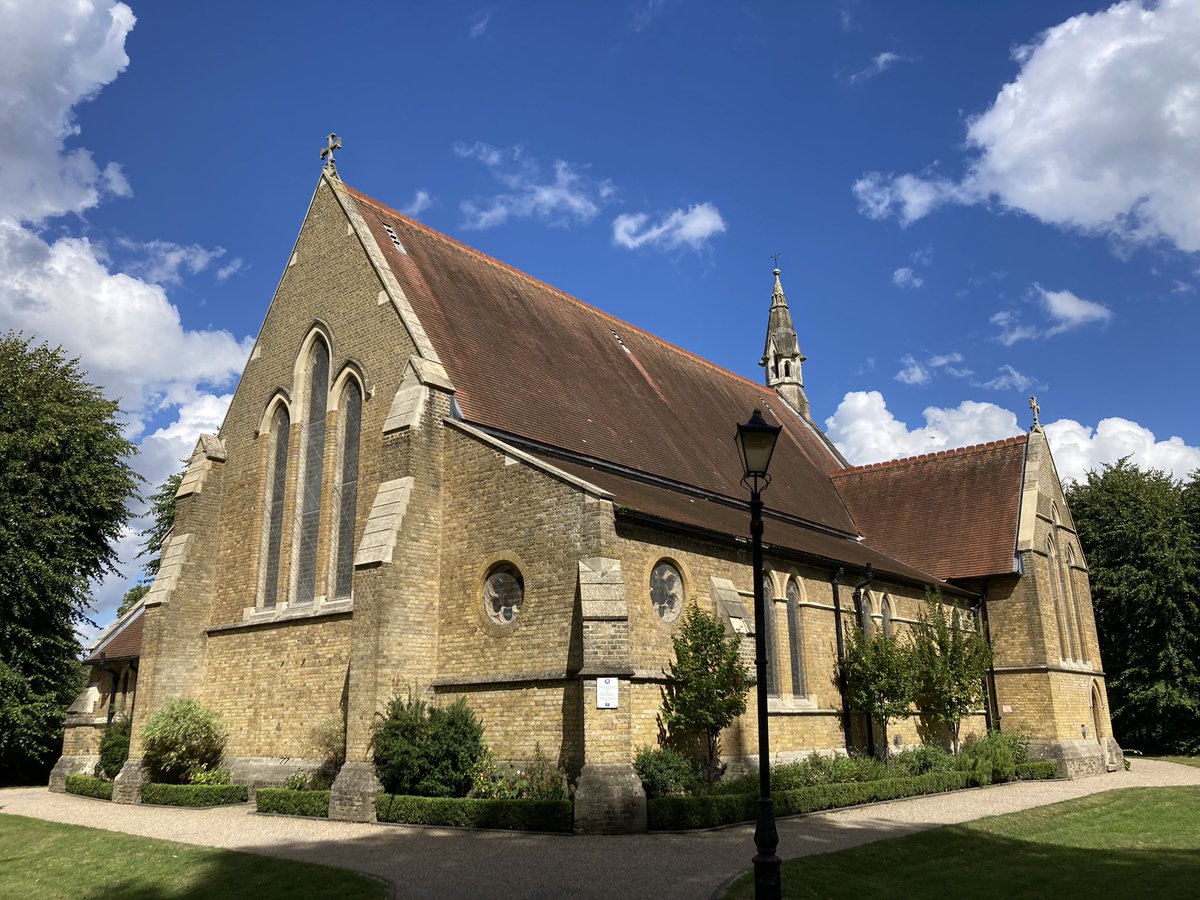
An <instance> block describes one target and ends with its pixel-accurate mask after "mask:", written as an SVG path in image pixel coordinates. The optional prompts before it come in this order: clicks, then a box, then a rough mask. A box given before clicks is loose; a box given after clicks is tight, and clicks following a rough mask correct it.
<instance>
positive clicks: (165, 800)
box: [142, 782, 249, 807]
mask: <svg viewBox="0 0 1200 900" xmlns="http://www.w3.org/2000/svg"><path fill="white" fill-rule="evenodd" d="M248 797H249V791H248V790H247V789H246V786H245V785H244V784H225V785H209V784H155V783H154V782H150V783H148V784H143V785H142V802H143V803H149V804H153V805H155V806H193V807H203V806H223V805H225V804H226V803H245V802H246V800H247V798H248Z"/></svg>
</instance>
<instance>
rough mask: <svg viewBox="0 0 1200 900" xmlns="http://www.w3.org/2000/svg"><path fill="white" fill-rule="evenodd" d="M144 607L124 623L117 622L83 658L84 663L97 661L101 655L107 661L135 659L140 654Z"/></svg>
mask: <svg viewBox="0 0 1200 900" xmlns="http://www.w3.org/2000/svg"><path fill="white" fill-rule="evenodd" d="M143 609H144V607H139V608H138V611H137V613H136V614H135V615H133V616H132V617H131V618H129V619H127V620H126V621H125V622H124V623H122V624H119V625H118V626H117V627H116V628H114V629H113V631H111V632H110V633H109V634H108V635H107V636H106V637H104V638H103V639H102V640H100V641H99V642H97V644H96V645H95V646H94V647H93V648H92V650H91V652H90V653H89V654H88V655H87V656H86V657H85V658H84V660H83V662H84V663H85V664H86V665H91V664H92V663H97V662H99V661H100V657H101V656H102V655H103V657H104V659H105V660H106V661H108V662H113V661H116V660H125V659H137V658H138V657H140V656H141V655H142V626H143V624H144V620H145V616H143V615H142V610H143Z"/></svg>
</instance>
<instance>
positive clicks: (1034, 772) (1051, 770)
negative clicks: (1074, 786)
mask: <svg viewBox="0 0 1200 900" xmlns="http://www.w3.org/2000/svg"><path fill="white" fill-rule="evenodd" d="M1017 777H1018V778H1019V779H1021V780H1022V781H1040V780H1044V779H1050V778H1057V777H1058V763H1052V762H1046V761H1038V762H1023V763H1020V764H1018V765H1017Z"/></svg>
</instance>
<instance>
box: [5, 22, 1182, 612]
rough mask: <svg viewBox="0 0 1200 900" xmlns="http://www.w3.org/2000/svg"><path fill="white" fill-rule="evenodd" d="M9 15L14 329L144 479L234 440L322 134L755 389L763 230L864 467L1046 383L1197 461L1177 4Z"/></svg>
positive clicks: (422, 214)
mask: <svg viewBox="0 0 1200 900" xmlns="http://www.w3.org/2000/svg"><path fill="white" fill-rule="evenodd" d="M0 11H2V14H0V132H2V133H4V134H5V135H6V146H5V149H4V150H3V152H2V153H0V329H8V328H15V329H21V330H24V331H25V332H26V333H32V334H35V335H37V336H38V337H39V338H43V339H45V340H49V341H51V342H54V343H62V344H63V345H64V346H65V347H66V348H67V349H68V350H69V351H70V352H71V353H73V354H76V355H79V356H80V357H81V358H82V360H83V364H84V366H85V367H86V368H87V369H88V371H89V372H90V373H91V377H92V378H93V379H94V380H95V381H96V382H98V383H100V384H102V385H104V386H105V388H106V390H108V392H109V393H110V395H111V396H114V397H119V398H120V399H121V401H122V405H123V408H124V410H125V415H126V418H127V421H128V422H129V433H130V434H131V435H132V436H133V437H134V438H135V439H136V440H137V441H138V442H139V444H140V445H141V447H142V453H141V456H140V458H139V462H138V466H139V469H140V470H141V471H142V472H143V473H145V475H146V476H147V478H149V479H150V481H151V482H157V481H159V480H161V478H162V477H164V476H165V475H166V474H167V473H168V472H170V471H171V470H172V469H173V468H174V466H175V464H176V462H177V460H179V459H180V458H181V457H183V456H186V455H187V454H188V452H189V451H190V449H191V447H192V445H193V444H194V442H195V439H196V436H197V434H198V433H199V432H200V431H202V430H203V431H215V430H216V428H217V427H218V426H219V424H220V419H221V416H222V414H223V411H224V408H225V405H226V404H227V402H228V396H229V394H230V392H231V390H232V387H233V385H234V383H235V380H236V377H237V375H238V373H239V372H240V369H241V366H242V363H243V362H244V359H245V356H246V355H247V354H248V352H249V347H250V345H251V343H252V341H253V337H254V335H255V333H256V331H257V328H258V326H259V323H260V322H261V321H262V318H263V315H264V314H265V311H266V307H267V304H268V302H269V300H270V297H271V294H272V292H273V290H274V288H275V285H276V283H277V280H278V278H279V274H280V272H281V270H282V267H283V265H284V263H285V262H286V259H287V256H288V253H289V251H290V247H291V243H292V241H293V239H294V237H295V234H296V231H297V229H298V227H299V224H300V221H301V218H302V216H303V214H304V210H305V207H306V204H307V202H308V199H309V197H310V196H311V193H312V189H313V187H314V185H315V183H316V179H317V176H318V173H319V170H320V160H319V158H318V150H319V149H320V147H321V146H322V143H323V138H324V135H325V134H327V133H328V132H330V131H336V132H337V133H338V134H340V135H341V136H342V138H343V140H344V142H345V147H344V150H343V151H341V152H340V153H339V155H338V161H339V168H340V170H341V173H342V177H343V178H344V180H345V181H347V182H348V183H350V184H352V185H353V186H355V187H357V188H359V189H361V190H364V191H366V192H367V193H369V194H371V195H372V196H375V197H377V198H379V199H381V200H383V201H385V202H388V203H390V204H391V205H393V206H396V207H398V208H401V209H404V208H408V209H411V210H413V211H414V212H415V213H416V215H417V217H418V218H420V219H422V220H423V221H425V222H427V223H429V224H430V225H432V226H433V227H435V228H438V229H440V230H442V231H445V232H447V233H449V234H451V235H453V236H455V237H457V238H459V239H461V240H463V241H465V242H467V243H469V244H471V245H473V246H475V247H478V248H479V249H481V250H483V251H484V252H487V253H490V254H492V255H494V256H496V257H499V258H500V259H502V260H504V261H506V262H508V263H510V264H512V265H515V266H517V267H519V268H522V269H524V270H526V271H528V272H529V273H531V274H532V275H534V276H536V277H538V278H541V279H543V280H545V281H548V282H550V283H552V284H555V285H557V286H559V287H561V288H563V289H564V290H567V291H570V292H571V293H573V294H575V295H577V296H579V297H581V298H583V299H584V300H587V301H589V302H591V303H593V304H595V305H597V306H599V307H601V308H603V309H605V310H607V311H609V312H611V313H614V314H615V315H618V316H620V317H622V318H624V319H626V320H628V321H630V322H632V323H634V324H637V325H639V326H641V327H644V328H646V329H648V330H650V331H652V332H654V333H656V334H659V335H661V336H662V337H664V338H666V339H668V340H671V341H673V342H675V343H678V344H681V345H682V346H684V347H686V348H687V349H689V350H691V351H693V352H695V353H698V354H700V355H702V356H705V357H708V358H710V359H712V360H714V361H715V362H717V363H719V364H720V365H723V366H725V367H727V368H729V369H732V370H734V371H736V372H739V373H741V374H743V375H746V376H747V377H750V378H753V379H756V380H758V379H760V378H761V369H759V367H758V365H757V362H758V358H759V356H760V354H761V350H762V343H763V336H764V330H765V327H766V320H767V310H768V308H769V304H770V292H771V276H770V270H771V268H772V265H773V263H772V261H771V258H770V256H771V254H773V253H775V252H779V253H780V254H781V255H780V257H779V265H780V268H781V269H782V270H783V283H784V287H785V289H786V291H787V294H788V300H789V303H790V305H791V307H792V310H793V316H794V318H795V320H796V325H797V331H798V333H799V336H800V342H801V347H802V349H803V351H804V352H805V353H806V354H807V356H808V358H809V360H808V362H807V364H806V366H805V381H806V386H807V390H808V394H809V398H810V400H811V402H812V408H813V414H814V417H815V418H816V419H817V420H818V421H819V422H821V423H823V424H825V425H826V427H827V429H828V431H829V433H830V434H831V436H832V437H833V438H834V439H835V440H836V441H837V442H838V443H839V445H840V446H841V447H842V448H843V451H844V452H845V453H846V455H847V456H848V457H850V458H851V460H852V461H854V462H870V461H874V460H877V459H884V458H888V457H890V456H902V455H910V454H913V453H920V452H927V451H930V450H937V449H942V448H945V447H952V446H960V445H963V444H969V443H975V442H978V441H982V440H991V439H996V438H1000V437H1005V436H1008V435H1010V434H1014V433H1017V432H1019V431H1020V430H1024V429H1027V428H1028V426H1029V422H1030V415H1031V414H1030V411H1029V409H1028V407H1027V399H1028V397H1029V396H1030V394H1034V393H1036V394H1037V395H1038V397H1039V400H1040V402H1041V407H1042V417H1043V421H1044V422H1045V423H1047V432H1048V434H1049V436H1050V439H1051V443H1052V446H1053V448H1054V451H1055V454H1056V459H1057V460H1058V463H1059V469H1060V471H1061V472H1062V473H1063V474H1064V475H1066V476H1069V477H1078V476H1079V475H1081V474H1082V473H1083V472H1084V471H1086V470H1087V469H1088V468H1094V467H1097V466H1099V465H1101V464H1103V463H1104V462H1107V461H1112V460H1115V459H1117V458H1119V457H1120V456H1123V455H1126V454H1132V455H1133V457H1134V459H1135V460H1136V461H1138V462H1140V463H1142V464H1144V465H1152V466H1156V467H1159V468H1164V469H1167V470H1169V471H1171V472H1173V473H1174V474H1175V475H1177V476H1179V477H1184V476H1186V475H1187V474H1188V473H1189V472H1191V471H1192V470H1193V469H1196V468H1197V467H1200V449H1197V448H1198V447H1200V423H1198V420H1197V417H1196V416H1195V415H1194V413H1193V409H1194V403H1193V402H1192V400H1191V397H1190V393H1191V392H1192V391H1193V390H1194V389H1195V387H1196V386H1197V385H1198V384H1200V362H1197V357H1196V354H1195V353H1194V352H1193V351H1194V346H1195V343H1196V335H1197V333H1198V332H1200V312H1198V304H1200V296H1198V293H1197V291H1198V288H1200V61H1198V60H1197V58H1196V56H1195V54H1194V48H1195V47H1196V46H1198V45H1200V8H1198V5H1197V4H1195V3H1181V2H1168V0H1163V2H1161V3H1159V4H1158V5H1157V6H1153V7H1143V6H1141V5H1139V4H1138V3H1136V2H1126V3H1120V4H1117V5H1115V6H1110V5H1108V4H1104V3H1088V2H1047V0H1041V2H1013V3H1005V4H974V3H970V4H968V3H945V2H942V3H911V4H894V3H886V2H882V0H880V2H866V0H861V2H850V0H843V2H837V0H828V2H808V3H783V2H781V3H755V4H749V3H744V4H732V3H717V2H697V0H637V2H606V3H600V2H592V3H573V4H565V3H518V2H495V3H473V2H445V3H438V4H418V3H412V2H403V3H401V2H396V3H388V4H383V3H374V4H366V3H343V4H340V5H337V6H336V7H335V6H330V5H328V4H316V3H311V4H309V3H301V2H294V3H290V4H286V5H283V4H266V3H259V4H245V3H237V4H234V3H225V2H209V3H206V4H167V3H159V4H144V3H138V2H133V3H131V4H129V5H124V4H113V3H111V2H101V0H96V2H75V3H69V2H65V0H35V2H17V0H0ZM1181 398H1182V399H1181ZM731 428H732V423H731ZM136 544H137V538H136V535H134V534H132V533H131V534H130V535H129V537H128V540H126V541H125V542H124V543H123V545H122V548H121V552H122V556H123V559H124V561H125V562H124V564H123V567H122V572H121V574H120V576H119V577H113V578H110V579H108V580H106V582H105V583H104V584H102V585H99V586H98V588H97V610H96V616H97V618H98V620H99V621H101V622H103V621H105V620H106V619H107V618H111V611H112V609H113V608H114V606H115V603H116V601H117V600H118V599H119V597H120V594H121V593H122V592H123V590H124V589H125V587H126V586H127V584H128V583H129V582H130V581H131V580H132V579H133V578H135V577H136V574H137V565H136V563H135V562H134V561H133V558H132V557H133V553H134V552H136V551H135V548H136Z"/></svg>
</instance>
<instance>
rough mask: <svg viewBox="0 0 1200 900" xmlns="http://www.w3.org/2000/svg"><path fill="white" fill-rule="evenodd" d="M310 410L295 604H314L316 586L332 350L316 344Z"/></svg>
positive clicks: (299, 505)
mask: <svg viewBox="0 0 1200 900" xmlns="http://www.w3.org/2000/svg"><path fill="white" fill-rule="evenodd" d="M307 382H308V407H307V409H306V415H305V421H304V428H303V430H302V437H301V444H300V446H301V450H300V452H301V454H302V455H301V464H302V466H303V469H302V471H301V473H300V479H299V483H300V484H301V486H302V490H301V492H300V497H299V502H298V503H297V504H296V517H297V526H298V527H297V538H298V544H299V546H298V548H297V553H296V601H295V602H296V603H298V604H304V603H312V601H313V596H314V594H315V592H316V583H317V541H318V540H319V537H320V525H321V481H322V476H323V474H324V472H323V470H324V467H325V411H326V405H327V403H328V400H329V349H328V348H327V347H326V346H325V343H324V342H323V341H319V340H318V341H314V342H313V345H312V349H311V350H310V351H309V355H308V379H307Z"/></svg>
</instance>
